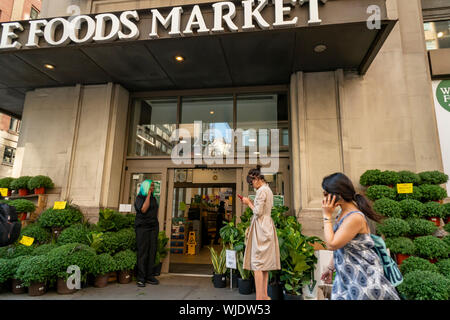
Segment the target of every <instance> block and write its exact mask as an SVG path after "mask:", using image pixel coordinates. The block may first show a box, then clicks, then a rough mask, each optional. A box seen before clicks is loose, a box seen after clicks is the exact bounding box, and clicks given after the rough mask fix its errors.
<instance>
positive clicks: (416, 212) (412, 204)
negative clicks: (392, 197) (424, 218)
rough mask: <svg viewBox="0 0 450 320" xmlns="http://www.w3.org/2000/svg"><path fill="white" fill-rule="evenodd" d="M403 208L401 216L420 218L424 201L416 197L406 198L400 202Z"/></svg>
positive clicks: (404, 217)
mask: <svg viewBox="0 0 450 320" xmlns="http://www.w3.org/2000/svg"><path fill="white" fill-rule="evenodd" d="M399 205H400V209H401V217H402V218H403V219H406V218H418V217H420V216H421V214H422V211H423V204H422V202H420V201H418V200H414V199H405V200H402V201H400V202H399Z"/></svg>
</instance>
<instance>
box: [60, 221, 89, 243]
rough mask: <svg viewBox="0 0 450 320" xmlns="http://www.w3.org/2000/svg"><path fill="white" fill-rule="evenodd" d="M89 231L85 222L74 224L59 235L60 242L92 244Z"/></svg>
mask: <svg viewBox="0 0 450 320" xmlns="http://www.w3.org/2000/svg"><path fill="white" fill-rule="evenodd" d="M89 233H90V232H89V229H88V228H87V227H86V226H84V225H83V224H74V225H72V226H70V227H68V228H66V229H64V230H63V231H62V232H61V234H60V235H59V237H58V243H59V244H67V243H82V244H86V245H90V241H89Z"/></svg>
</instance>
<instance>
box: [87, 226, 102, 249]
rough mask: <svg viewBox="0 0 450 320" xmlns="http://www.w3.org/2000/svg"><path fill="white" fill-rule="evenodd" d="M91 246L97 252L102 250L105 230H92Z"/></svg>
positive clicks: (90, 236) (90, 235)
mask: <svg viewBox="0 0 450 320" xmlns="http://www.w3.org/2000/svg"><path fill="white" fill-rule="evenodd" d="M88 239H89V246H90V247H91V248H93V249H94V250H95V251H96V252H98V251H99V250H100V247H101V245H102V241H103V232H95V231H91V232H90V233H89V236H88Z"/></svg>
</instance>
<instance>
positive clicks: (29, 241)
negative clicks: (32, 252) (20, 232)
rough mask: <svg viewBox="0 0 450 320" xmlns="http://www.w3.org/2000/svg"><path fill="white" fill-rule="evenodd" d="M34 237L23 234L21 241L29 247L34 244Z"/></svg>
mask: <svg viewBox="0 0 450 320" xmlns="http://www.w3.org/2000/svg"><path fill="white" fill-rule="evenodd" d="M33 242H34V238H31V237H27V236H23V237H22V239H21V240H20V241H19V243H21V244H23V245H25V246H27V247H29V246H31V245H32V244H33Z"/></svg>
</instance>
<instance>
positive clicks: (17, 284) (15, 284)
mask: <svg viewBox="0 0 450 320" xmlns="http://www.w3.org/2000/svg"><path fill="white" fill-rule="evenodd" d="M11 291H12V293H14V294H22V293H25V292H27V288H26V287H25V286H24V285H23V283H22V281H19V280H16V279H12V280H11Z"/></svg>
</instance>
